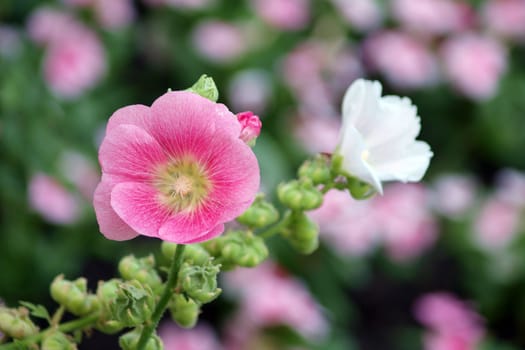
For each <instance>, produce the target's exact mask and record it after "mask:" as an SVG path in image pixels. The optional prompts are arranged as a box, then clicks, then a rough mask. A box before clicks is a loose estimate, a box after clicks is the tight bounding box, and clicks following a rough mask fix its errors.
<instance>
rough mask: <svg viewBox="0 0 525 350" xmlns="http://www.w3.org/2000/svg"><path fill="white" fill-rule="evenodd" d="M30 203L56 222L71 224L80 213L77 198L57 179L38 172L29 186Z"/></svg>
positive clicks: (49, 219) (41, 213)
mask: <svg viewBox="0 0 525 350" xmlns="http://www.w3.org/2000/svg"><path fill="white" fill-rule="evenodd" d="M28 196H29V205H30V206H31V207H32V208H33V209H34V210H35V211H36V212H38V213H39V214H40V215H42V217H43V218H44V219H46V220H47V221H49V222H52V223H54V224H62V225H64V224H71V223H73V222H75V221H76V220H77V219H78V217H79V215H80V208H79V203H78V201H77V199H76V198H75V197H74V196H73V195H72V194H71V193H69V192H68V191H67V190H66V189H65V188H64V187H63V186H62V185H61V184H60V183H58V182H57V181H56V180H55V179H53V178H51V177H49V176H47V175H45V174H42V173H37V174H35V175H33V177H31V179H30V181H29V188H28Z"/></svg>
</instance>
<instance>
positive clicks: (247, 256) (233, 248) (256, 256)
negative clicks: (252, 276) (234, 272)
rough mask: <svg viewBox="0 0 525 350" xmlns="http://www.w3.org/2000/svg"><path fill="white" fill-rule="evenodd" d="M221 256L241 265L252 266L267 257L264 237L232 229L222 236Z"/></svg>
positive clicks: (227, 260)
mask: <svg viewBox="0 0 525 350" xmlns="http://www.w3.org/2000/svg"><path fill="white" fill-rule="evenodd" d="M223 240H224V245H223V248H222V255H221V256H222V258H223V259H224V260H225V261H226V262H228V263H230V264H232V265H238V266H242V267H254V266H257V265H259V264H260V263H261V262H263V261H264V260H265V259H266V258H267V257H268V247H266V243H265V242H264V239H262V238H261V237H258V236H255V235H253V234H251V233H247V232H244V231H232V232H229V233H228V234H227V235H226V236H223Z"/></svg>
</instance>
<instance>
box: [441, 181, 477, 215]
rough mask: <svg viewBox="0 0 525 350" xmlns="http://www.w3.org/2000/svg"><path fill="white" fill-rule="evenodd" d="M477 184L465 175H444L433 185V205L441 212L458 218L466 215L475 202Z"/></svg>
mask: <svg viewBox="0 0 525 350" xmlns="http://www.w3.org/2000/svg"><path fill="white" fill-rule="evenodd" d="M476 189H477V184H476V182H475V180H474V179H473V178H471V177H469V176H464V175H453V174H450V175H443V176H441V177H439V178H438V179H437V180H436V181H435V182H434V186H433V192H432V206H433V208H434V209H435V210H436V211H438V212H439V213H441V214H443V215H445V216H448V217H452V218H458V217H460V216H462V215H464V214H465V213H466V212H467V211H468V210H469V209H470V208H471V207H472V205H473V204H474V200H475V199H476Z"/></svg>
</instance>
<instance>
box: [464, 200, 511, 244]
mask: <svg viewBox="0 0 525 350" xmlns="http://www.w3.org/2000/svg"><path fill="white" fill-rule="evenodd" d="M519 223H520V210H519V209H518V208H517V207H515V206H514V205H512V204H510V203H507V202H504V201H502V200H500V199H497V198H490V199H489V200H488V201H487V202H485V204H484V205H483V207H482V208H481V211H480V212H479V213H478V216H477V217H476V219H475V222H474V231H475V233H476V241H477V242H478V243H479V244H480V245H481V246H482V247H484V248H486V249H489V250H493V249H497V248H501V247H504V246H506V245H507V244H508V243H509V242H510V241H511V240H512V239H513V238H514V236H515V235H516V234H517V233H518V228H519Z"/></svg>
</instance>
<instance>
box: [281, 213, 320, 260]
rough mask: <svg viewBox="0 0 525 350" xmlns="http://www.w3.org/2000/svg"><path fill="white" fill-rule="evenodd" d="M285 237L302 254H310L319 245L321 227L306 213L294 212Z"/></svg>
mask: <svg viewBox="0 0 525 350" xmlns="http://www.w3.org/2000/svg"><path fill="white" fill-rule="evenodd" d="M285 237H286V238H287V239H288V241H289V242H290V244H291V245H292V246H293V247H294V248H295V249H296V250H297V251H298V252H299V253H302V254H310V253H312V252H313V251H315V250H316V249H317V247H318V246H319V227H318V226H317V225H316V223H314V222H313V221H312V220H310V219H309V218H308V216H306V214H304V213H300V212H299V213H293V214H292V217H291V222H290V226H289V230H288V231H287V233H286V235H285Z"/></svg>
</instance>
